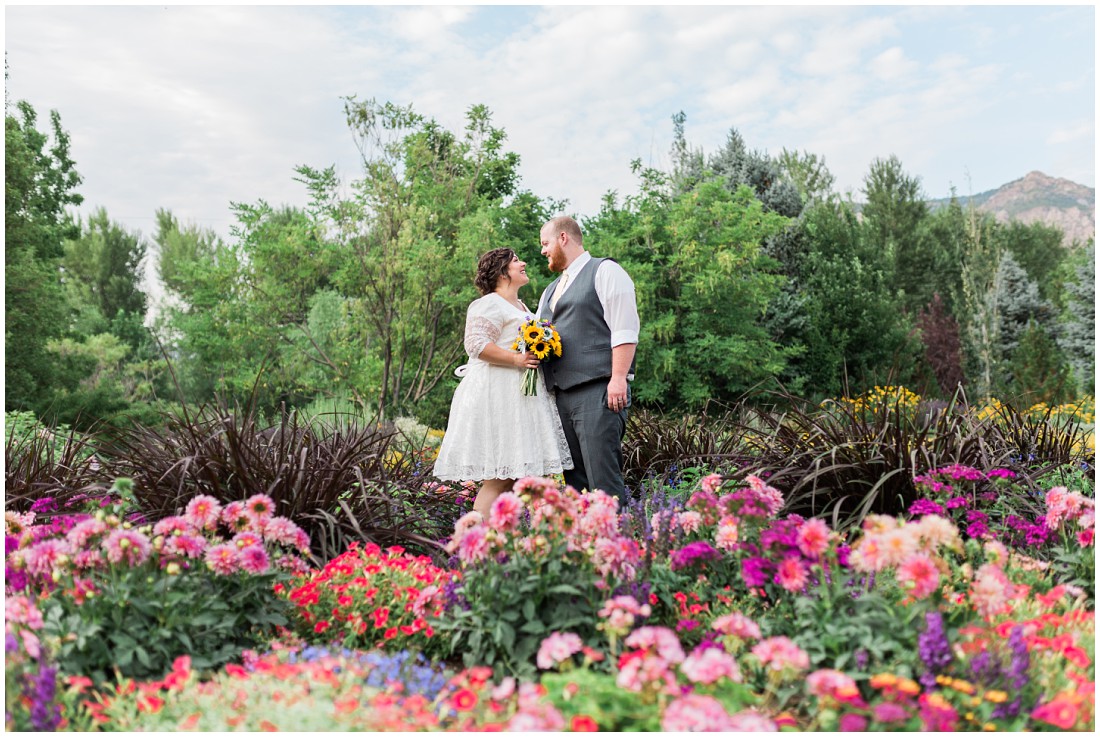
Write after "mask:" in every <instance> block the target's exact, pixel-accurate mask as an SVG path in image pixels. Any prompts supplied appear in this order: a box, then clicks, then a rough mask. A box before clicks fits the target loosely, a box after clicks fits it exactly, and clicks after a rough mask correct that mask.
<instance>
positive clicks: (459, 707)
mask: <svg viewBox="0 0 1100 737" xmlns="http://www.w3.org/2000/svg"><path fill="white" fill-rule="evenodd" d="M451 706H453V707H454V708H455V710H456V711H470V710H471V709H473V708H474V707H475V706H477V694H476V693H474V692H473V691H471V690H470V689H468V688H463V689H459V690H458V691H456V692H455V695H454V696H452V697H451Z"/></svg>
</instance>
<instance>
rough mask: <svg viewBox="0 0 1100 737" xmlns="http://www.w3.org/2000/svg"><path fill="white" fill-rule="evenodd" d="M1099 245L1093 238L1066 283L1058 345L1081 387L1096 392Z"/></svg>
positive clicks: (1079, 387)
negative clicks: (1097, 260)
mask: <svg viewBox="0 0 1100 737" xmlns="http://www.w3.org/2000/svg"><path fill="white" fill-rule="evenodd" d="M1095 257H1096V247H1095V242H1094V241H1089V244H1088V246H1087V247H1086V248H1085V249H1084V253H1083V254H1082V257H1081V263H1080V264H1079V265H1078V266H1077V269H1076V272H1075V274H1074V279H1073V280H1072V281H1070V282H1068V283H1067V284H1066V296H1067V299H1066V314H1065V322H1064V323H1062V330H1061V331H1060V333H1059V336H1058V345H1059V346H1060V347H1061V348H1062V351H1063V352H1064V353H1065V355H1066V359H1067V361H1068V363H1069V365H1070V367H1071V368H1072V369H1073V379H1074V382H1075V384H1076V388H1077V391H1078V392H1080V393H1081V394H1092V392H1093V384H1094V381H1095V371H1096V263H1095V260H1094V259H1095Z"/></svg>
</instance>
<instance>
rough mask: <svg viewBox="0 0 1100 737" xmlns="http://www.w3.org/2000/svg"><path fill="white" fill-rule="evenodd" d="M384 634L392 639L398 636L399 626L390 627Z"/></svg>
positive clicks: (388, 638)
mask: <svg viewBox="0 0 1100 737" xmlns="http://www.w3.org/2000/svg"><path fill="white" fill-rule="evenodd" d="M382 636H383V637H385V638H386V639H387V640H392V639H393V638H395V637H397V628H396V627H390V628H389V629H388V630H386V632H385V634H383V635H382Z"/></svg>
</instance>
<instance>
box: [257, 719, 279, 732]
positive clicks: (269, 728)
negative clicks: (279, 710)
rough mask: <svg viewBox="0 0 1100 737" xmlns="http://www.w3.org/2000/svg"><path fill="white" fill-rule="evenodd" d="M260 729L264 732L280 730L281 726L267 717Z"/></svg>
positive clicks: (261, 723)
mask: <svg viewBox="0 0 1100 737" xmlns="http://www.w3.org/2000/svg"><path fill="white" fill-rule="evenodd" d="M260 730H261V731H264V732H278V731H279V728H278V727H276V726H275V725H274V724H272V723H271V722H269V721H267V720H266V719H265V720H263V721H262V722H260Z"/></svg>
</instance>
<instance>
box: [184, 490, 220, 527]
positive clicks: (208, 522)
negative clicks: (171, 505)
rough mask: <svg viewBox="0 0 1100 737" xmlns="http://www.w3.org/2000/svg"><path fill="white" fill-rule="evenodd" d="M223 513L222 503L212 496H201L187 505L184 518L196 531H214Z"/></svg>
mask: <svg viewBox="0 0 1100 737" xmlns="http://www.w3.org/2000/svg"><path fill="white" fill-rule="evenodd" d="M221 513H222V505H221V502H219V501H218V500H217V499H215V498H214V497H212V496H209V495H206V494H200V495H198V496H197V497H195V498H194V499H192V500H191V501H189V502H188V503H187V509H186V511H185V513H184V517H185V518H186V520H187V522H188V524H190V525H191V526H192V527H194V528H195V529H196V530H213V529H215V528H217V526H218V519H219V517H220V516H221Z"/></svg>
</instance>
